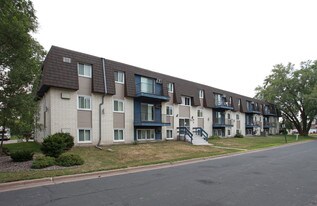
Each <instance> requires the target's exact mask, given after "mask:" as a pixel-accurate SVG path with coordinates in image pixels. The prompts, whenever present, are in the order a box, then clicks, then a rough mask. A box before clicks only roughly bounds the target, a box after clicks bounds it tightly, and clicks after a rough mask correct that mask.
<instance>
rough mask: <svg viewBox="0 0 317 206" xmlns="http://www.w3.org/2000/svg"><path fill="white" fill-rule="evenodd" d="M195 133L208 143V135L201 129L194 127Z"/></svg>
mask: <svg viewBox="0 0 317 206" xmlns="http://www.w3.org/2000/svg"><path fill="white" fill-rule="evenodd" d="M193 132H194V133H195V134H197V135H199V136H201V137H203V138H204V140H206V141H208V133H207V132H206V131H205V130H204V129H203V128H201V127H193Z"/></svg>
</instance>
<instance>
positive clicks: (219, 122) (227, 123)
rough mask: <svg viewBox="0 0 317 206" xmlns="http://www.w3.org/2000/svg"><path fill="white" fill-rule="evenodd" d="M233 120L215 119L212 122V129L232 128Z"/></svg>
mask: <svg viewBox="0 0 317 206" xmlns="http://www.w3.org/2000/svg"><path fill="white" fill-rule="evenodd" d="M233 124H234V119H224V118H216V119H215V120H214V122H213V127H232V126H233Z"/></svg>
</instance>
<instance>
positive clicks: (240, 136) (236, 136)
mask: <svg viewBox="0 0 317 206" xmlns="http://www.w3.org/2000/svg"><path fill="white" fill-rule="evenodd" d="M234 137H235V138H243V137H244V136H243V134H240V133H237V134H236V135H234Z"/></svg>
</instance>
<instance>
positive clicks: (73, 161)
mask: <svg viewBox="0 0 317 206" xmlns="http://www.w3.org/2000/svg"><path fill="white" fill-rule="evenodd" d="M56 163H57V165H59V166H64V167H70V166H74V165H82V164H84V160H83V159H82V158H81V157H80V156H79V155H76V154H69V153H66V154H62V155H61V156H60V157H59V158H57V159H56Z"/></svg>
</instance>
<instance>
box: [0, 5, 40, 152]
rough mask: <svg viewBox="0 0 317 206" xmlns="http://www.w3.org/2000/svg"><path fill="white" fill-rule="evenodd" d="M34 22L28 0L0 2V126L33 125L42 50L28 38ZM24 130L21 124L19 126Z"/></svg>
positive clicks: (34, 28)
mask: <svg viewBox="0 0 317 206" xmlns="http://www.w3.org/2000/svg"><path fill="white" fill-rule="evenodd" d="M37 26H38V23H37V18H36V16H35V10H34V8H33V4H32V2H31V1H29V0H1V2H0V126H2V128H3V131H4V130H5V129H6V128H7V127H14V126H15V125H16V124H17V123H23V124H31V125H32V124H33V121H31V122H30V121H29V119H30V118H29V117H30V116H33V115H34V114H32V113H34V108H36V106H35V105H36V103H35V102H34V93H35V92H34V91H35V89H36V86H37V85H38V79H39V74H40V65H41V61H42V59H43V57H44V55H45V52H44V50H43V47H42V46H41V45H40V44H39V43H38V42H37V41H36V40H35V39H34V38H33V37H32V35H31V33H32V32H36V29H37ZM23 127H25V125H24V126H23ZM1 139H2V140H1V147H0V154H1V153H2V146H3V139H4V138H3V136H2V138H1Z"/></svg>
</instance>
